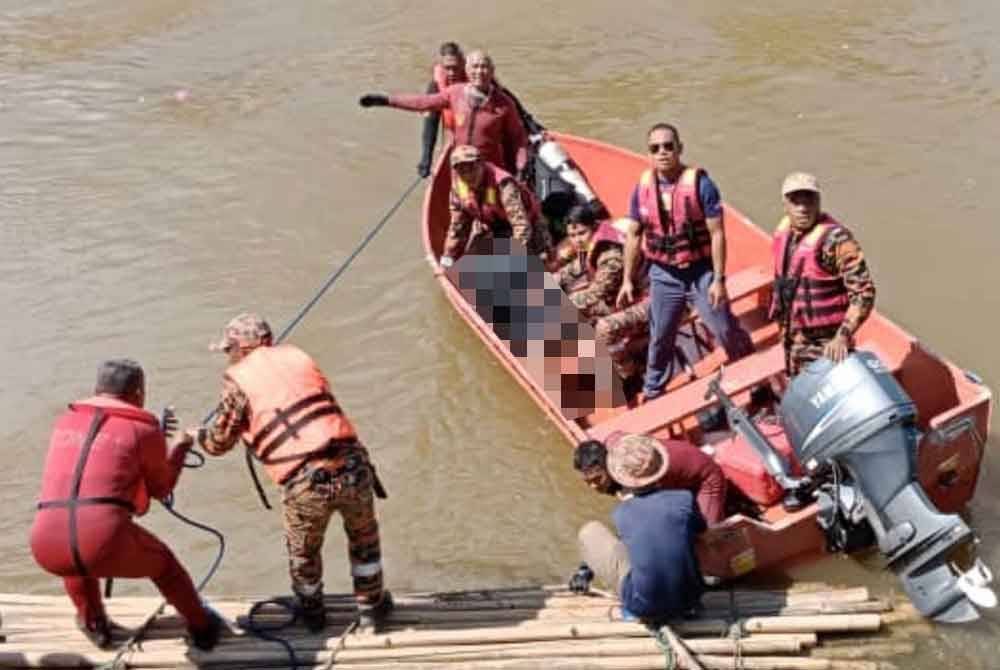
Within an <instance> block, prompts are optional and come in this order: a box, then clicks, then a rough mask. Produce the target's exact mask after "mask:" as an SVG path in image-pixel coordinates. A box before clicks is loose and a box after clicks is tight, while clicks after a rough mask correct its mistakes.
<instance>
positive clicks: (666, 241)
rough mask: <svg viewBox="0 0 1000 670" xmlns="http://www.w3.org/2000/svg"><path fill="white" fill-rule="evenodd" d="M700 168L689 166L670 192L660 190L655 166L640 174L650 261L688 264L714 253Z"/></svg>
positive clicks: (641, 212)
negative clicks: (706, 215)
mask: <svg viewBox="0 0 1000 670" xmlns="http://www.w3.org/2000/svg"><path fill="white" fill-rule="evenodd" d="M702 172H703V171H702V170H701V169H700V168H693V167H685V168H684V171H683V172H681V176H680V178H679V179H678V180H677V183H676V184H674V185H673V188H671V189H670V192H669V193H662V192H661V191H660V184H659V181H658V180H657V178H656V173H655V172H654V171H653V169H652V168H650V169H647V170H646V171H645V172H643V173H642V176H641V177H640V178H639V217H640V218H641V219H642V221H641V223H642V224H643V235H642V250H643V253H645V254H646V258H647V259H648V260H650V261H653V262H656V263H661V264H663V265H677V266H686V265H690V264H691V263H693V262H695V261H699V260H702V259H704V258H711V257H712V236H711V235H710V234H709V232H708V226H707V225H706V224H705V212H704V210H703V209H702V206H701V198H699V196H698V177H699V176H700V175H701V174H702Z"/></svg>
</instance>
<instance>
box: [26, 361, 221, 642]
mask: <svg viewBox="0 0 1000 670" xmlns="http://www.w3.org/2000/svg"><path fill="white" fill-rule="evenodd" d="M145 399H146V385H145V375H144V374H143V371H142V367H141V366H140V365H139V364H138V363H136V362H135V361H132V360H129V359H114V360H109V361H105V362H104V363H102V364H101V366H100V367H99V369H98V373H97V385H96V388H95V390H94V395H93V396H92V397H90V398H86V399H84V400H78V401H76V402H74V403H72V404H70V406H69V409H68V410H67V411H66V412H64V413H63V415H62V416H60V417H59V419H58V420H57V421H56V424H55V428H54V429H53V431H52V438H51V441H50V443H49V452H48V455H47V457H46V459H45V472H44V475H43V478H42V490H41V493H40V494H39V497H38V500H39V502H38V513H37V514H36V516H35V522H34V524H33V525H32V528H31V551H32V553H33V554H34V556H35V561H36V562H37V563H38V565H40V566H41V567H42V568H44V569H45V570H47V571H48V572H51V573H52V574H54V575H58V576H60V577H62V578H63V585H64V587H65V588H66V593H67V594H68V595H69V597H70V599H71V600H72V601H73V604H74V605H75V606H76V611H77V626H78V627H79V628H80V630H81V631H82V632H83V633H84V634H85V635H86V636H87V637H88V638H89V639H90V640H91V641H92V642H94V644H96V645H97V646H99V647H101V648H102V649H107V648H110V647H111V646H112V644H113V640H112V628H113V626H112V624H111V622H110V621H109V620H108V617H107V614H106V613H105V611H104V603H103V601H102V600H101V591H100V585H99V583H98V578H100V577H108V578H110V577H125V578H140V577H148V578H150V579H152V580H153V582H154V583H155V584H156V587H157V588H158V589H159V590H160V592H161V593H162V594H163V596H164V598H166V600H167V602H169V603H170V604H171V605H173V606H174V608H175V609H176V610H177V611H178V612H179V613H180V615H181V616H183V617H184V619H185V620H186V622H187V626H188V632H189V634H190V636H191V643H192V644H193V645H194V646H195V647H197V648H199V649H202V650H209V649H212V648H213V647H214V646H215V644H216V642H217V641H218V639H219V634H220V632H221V629H222V621H221V620H220V619H219V617H218V615H216V614H215V613H214V612H212V610H210V609H209V608H207V607H205V605H203V604H202V602H201V600H200V599H199V597H198V592H197V591H196V590H195V587H194V584H193V583H192V581H191V577H190V575H188V573H187V571H186V570H185V569H184V567H183V566H182V565H181V564H180V563H179V562H178V561H177V559H176V558H175V557H174V555H173V553H172V552H171V551H170V549H169V548H168V547H167V546H166V545H165V544H163V542H161V541H160V540H159V539H157V538H156V536H154V535H153V534H151V533H150V532H149V531H147V530H144V529H143V528H142V527H141V526H139V525H138V524H136V523H135V522H134V521H133V520H132V517H133V516H134V515H136V514H138V515H142V514H145V513H146V511H147V510H148V509H149V501H150V498H164V497H166V496H167V495H168V494H169V493H170V492H171V491H172V490H173V488H174V485H175V484H176V483H177V477H178V476H179V475H180V473H181V469H182V468H183V467H184V456H185V454H186V453H187V451H188V449H190V448H191V444H192V442H191V438H190V436H188V435H181V436H179V437H178V438H177V439H175V440H174V444H173V445H172V447H171V449H170V452H169V454H168V453H167V443H166V437H165V435H164V433H163V432H162V431H161V429H160V425H159V422H158V421H157V418H156V417H155V416H153V415H152V414H150V413H149V412H147V411H145V410H144V409H142V407H143V404H144V403H145Z"/></svg>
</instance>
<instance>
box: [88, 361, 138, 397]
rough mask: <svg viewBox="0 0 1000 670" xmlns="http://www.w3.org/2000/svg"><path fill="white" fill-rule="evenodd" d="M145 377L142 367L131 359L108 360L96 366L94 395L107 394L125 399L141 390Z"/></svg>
mask: <svg viewBox="0 0 1000 670" xmlns="http://www.w3.org/2000/svg"><path fill="white" fill-rule="evenodd" d="M145 383H146V375H145V373H144V372H143V371H142V366H141V365H139V364H138V363H137V362H136V361H134V360H132V359H131V358H110V359H108V360H106V361H102V362H101V364H100V365H98V366H97V383H96V384H95V385H94V393H107V394H109V395H113V396H117V397H119V398H127V397H129V396H131V395H134V394H136V393H138V392H139V391H140V390H142V388H143V386H144V385H145Z"/></svg>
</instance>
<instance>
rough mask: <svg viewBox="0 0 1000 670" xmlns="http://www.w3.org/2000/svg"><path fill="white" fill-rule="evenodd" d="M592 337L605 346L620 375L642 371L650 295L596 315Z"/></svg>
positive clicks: (647, 342) (628, 375) (646, 341)
mask: <svg viewBox="0 0 1000 670" xmlns="http://www.w3.org/2000/svg"><path fill="white" fill-rule="evenodd" d="M594 339H595V340H596V341H597V342H599V343H601V344H603V345H604V346H605V347H607V350H608V355H610V356H611V360H612V362H613V363H614V365H615V370H616V371H617V372H618V376H620V377H621V378H622V379H628V378H629V377H634V376H636V375H639V374H642V372H643V370H644V369H645V367H646V347H648V346H649V296H648V295H646V296H643V297H642V298H641V299H640V300H639V301H638V302H636V303H634V304H632V305H629V306H628V307H626V308H625V309H622V310H619V311H617V312H613V313H611V314H608V315H607V316H605V317H602V318H600V319H598V320H597V325H596V326H594Z"/></svg>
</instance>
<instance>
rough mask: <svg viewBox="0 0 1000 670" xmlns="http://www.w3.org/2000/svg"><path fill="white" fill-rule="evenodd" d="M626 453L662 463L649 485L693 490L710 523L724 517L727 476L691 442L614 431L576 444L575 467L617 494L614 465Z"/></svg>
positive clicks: (587, 478)
mask: <svg viewBox="0 0 1000 670" xmlns="http://www.w3.org/2000/svg"><path fill="white" fill-rule="evenodd" d="M654 452H655V453H654ZM623 454H624V455H628V458H638V457H639V456H641V457H642V458H643V459H648V460H655V461H656V462H657V463H660V465H661V466H662V467H661V469H659V470H658V472H659V475H658V476H657V477H656V478H655V479H652V480H650V482H649V485H650V486H655V487H656V488H661V489H684V490H687V491H690V492H691V494H692V495H694V496H695V499H696V500H697V503H698V510H699V511H700V512H701V515H702V516H703V517H704V518H705V521H706V522H707V523H708V525H710V526H711V525H714V524H717V523H719V522H720V521H722V520H723V519H724V518H725V516H726V476H725V475H724V474H723V472H722V468H721V467H719V464H718V463H716V462H715V461H714V460H713V459H712V457H711V456H708V455H707V454H705V452H703V451H702V450H701V449H699V448H698V447H696V446H694V445H693V444H690V443H689V442H685V441H682V440H661V439H660V438H656V437H651V436H649V435H637V434H634V433H624V432H622V431H615V432H613V433H611V434H610V435H608V436H607V438H606V439H605V441H604V442H601V441H599V440H587V441H585V442H581V443H580V444H579V445H577V448H576V450H575V452H574V455H573V466H574V467H575V468H576V469H577V470H578V471H579V472H580V475H581V476H582V477H583V480H584V481H585V482H586V483H587V485H588V486H590V487H591V488H593V489H594V490H595V491H597V492H598V493H604V494H607V495H615V494H617V493H619V492H620V491H621V486H620V485H618V484H616V483H615V482H616V481H617V479H616V474H615V471H614V464H615V463H616V462H617V463H620V462H621V461H622V459H623V458H625V456H623ZM616 459H617V460H616ZM625 460H628V459H627V458H626V459H625Z"/></svg>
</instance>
